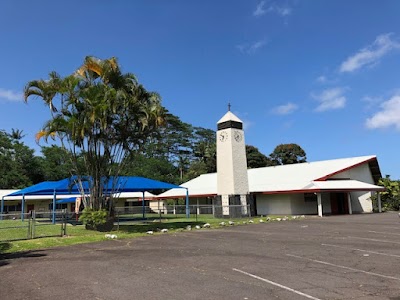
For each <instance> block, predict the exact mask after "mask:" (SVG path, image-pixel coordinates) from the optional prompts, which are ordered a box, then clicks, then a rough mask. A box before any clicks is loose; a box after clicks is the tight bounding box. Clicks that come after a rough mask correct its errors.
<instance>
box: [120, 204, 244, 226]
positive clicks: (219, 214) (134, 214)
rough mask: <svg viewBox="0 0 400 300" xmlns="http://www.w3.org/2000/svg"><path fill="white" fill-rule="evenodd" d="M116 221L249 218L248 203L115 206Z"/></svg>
mask: <svg viewBox="0 0 400 300" xmlns="http://www.w3.org/2000/svg"><path fill="white" fill-rule="evenodd" d="M115 215H116V219H117V222H118V223H119V222H124V221H140V220H155V219H160V220H161V219H171V218H187V217H189V218H190V219H196V220H197V219H198V218H200V217H208V218H213V217H215V218H229V219H238V218H250V217H251V213H250V205H189V206H188V207H186V205H171V206H165V205H164V206H160V207H157V208H154V207H150V206H126V207H116V208H115Z"/></svg>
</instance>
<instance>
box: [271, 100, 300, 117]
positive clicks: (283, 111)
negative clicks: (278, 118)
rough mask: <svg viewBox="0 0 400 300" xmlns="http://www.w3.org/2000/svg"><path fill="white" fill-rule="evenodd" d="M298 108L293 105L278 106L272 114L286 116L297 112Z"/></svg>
mask: <svg viewBox="0 0 400 300" xmlns="http://www.w3.org/2000/svg"><path fill="white" fill-rule="evenodd" d="M297 108H298V106H297V105H296V104H294V103H290V102H289V103H287V104H285V105H280V106H277V107H275V108H274V109H273V110H272V112H273V113H275V114H277V115H288V114H291V113H292V112H294V111H295V110H297Z"/></svg>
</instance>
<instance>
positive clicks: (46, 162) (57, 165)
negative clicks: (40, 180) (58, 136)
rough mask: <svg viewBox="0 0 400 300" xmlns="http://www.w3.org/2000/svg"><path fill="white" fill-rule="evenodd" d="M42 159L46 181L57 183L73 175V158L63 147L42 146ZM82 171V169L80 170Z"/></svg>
mask: <svg viewBox="0 0 400 300" xmlns="http://www.w3.org/2000/svg"><path fill="white" fill-rule="evenodd" d="M41 151H42V157H40V161H41V165H42V170H43V176H44V180H47V181H57V180H61V179H64V178H67V177H70V176H71V175H73V174H72V173H71V170H73V169H74V167H73V158H72V157H71V154H70V153H69V152H68V151H67V150H66V149H65V148H62V147H59V146H57V145H51V146H50V147H45V146H42V150H41ZM80 169H82V168H80Z"/></svg>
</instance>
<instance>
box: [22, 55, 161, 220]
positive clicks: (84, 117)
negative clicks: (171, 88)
mask: <svg viewBox="0 0 400 300" xmlns="http://www.w3.org/2000/svg"><path fill="white" fill-rule="evenodd" d="M32 96H38V97H39V98H41V99H42V100H43V102H44V103H45V104H46V105H47V106H48V107H49V108H50V112H51V118H50V120H49V121H48V122H47V123H46V124H45V125H44V127H43V128H42V130H41V131H40V132H39V133H38V134H37V140H40V139H41V138H44V139H45V140H47V139H48V138H49V137H51V138H58V139H59V140H60V141H61V145H62V147H63V148H65V149H66V150H68V151H69V153H70V154H71V156H72V158H73V169H72V170H71V171H72V173H73V174H75V175H77V176H78V181H79V182H80V184H81V183H82V181H85V180H87V181H88V182H89V187H90V188H89V190H90V197H89V198H85V199H84V201H83V203H84V205H85V207H89V208H91V209H93V210H100V209H104V208H106V207H107V208H108V213H109V215H111V214H112V197H111V199H110V200H108V198H107V196H108V195H105V194H104V189H103V187H104V185H105V184H106V182H105V180H107V179H109V178H110V177H111V176H113V177H114V178H116V177H118V176H119V175H120V172H121V170H122V168H123V164H124V162H126V161H127V159H126V158H127V157H128V156H129V154H130V153H131V152H132V151H137V150H138V149H140V148H141V147H142V146H143V144H145V143H146V141H147V139H148V137H149V136H151V134H152V133H153V132H155V131H156V129H157V127H158V126H160V125H161V124H162V123H163V121H164V114H165V109H164V108H163V107H162V105H161V99H160V97H159V95H158V94H157V93H153V92H149V91H147V90H146V89H145V88H144V87H143V86H142V85H141V84H139V83H138V81H137V79H136V77H135V76H134V75H133V74H131V73H122V71H121V68H120V66H119V64H118V62H117V60H116V58H114V57H113V58H110V59H104V60H102V59H99V58H96V57H92V56H88V57H86V58H85V60H84V62H83V64H82V66H81V67H80V68H79V69H77V70H76V72H75V73H73V74H72V75H69V76H66V77H60V76H59V75H58V74H57V73H55V72H52V73H50V76H49V79H47V80H33V81H30V82H28V83H27V85H26V87H25V90H24V97H25V101H26V102H27V101H28V99H30V98H31V97H32ZM80 158H82V159H83V169H81V168H80V165H79V163H78V162H79V159H80ZM81 175H86V176H84V177H83V176H81ZM115 188H116V187H115ZM82 193H83V191H82ZM111 195H112V193H111Z"/></svg>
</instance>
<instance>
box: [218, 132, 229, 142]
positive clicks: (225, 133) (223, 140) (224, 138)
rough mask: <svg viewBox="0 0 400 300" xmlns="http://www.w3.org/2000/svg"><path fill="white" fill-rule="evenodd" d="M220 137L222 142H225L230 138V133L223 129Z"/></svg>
mask: <svg viewBox="0 0 400 300" xmlns="http://www.w3.org/2000/svg"><path fill="white" fill-rule="evenodd" d="M218 138H219V140H220V141H221V142H225V141H226V140H228V133H227V132H226V131H221V133H220V134H219V137H218Z"/></svg>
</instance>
